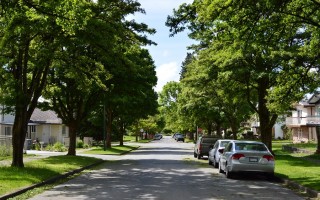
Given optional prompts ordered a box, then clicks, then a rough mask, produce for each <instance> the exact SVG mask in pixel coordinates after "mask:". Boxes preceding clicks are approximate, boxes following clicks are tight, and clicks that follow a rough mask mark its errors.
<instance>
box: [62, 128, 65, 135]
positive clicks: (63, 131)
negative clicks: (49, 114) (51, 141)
mask: <svg viewBox="0 0 320 200" xmlns="http://www.w3.org/2000/svg"><path fill="white" fill-rule="evenodd" d="M62 135H66V126H62Z"/></svg>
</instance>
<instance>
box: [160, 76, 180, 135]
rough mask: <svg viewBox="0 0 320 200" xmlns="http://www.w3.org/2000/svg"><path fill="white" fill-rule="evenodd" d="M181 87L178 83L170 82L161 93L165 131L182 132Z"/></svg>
mask: <svg viewBox="0 0 320 200" xmlns="http://www.w3.org/2000/svg"><path fill="white" fill-rule="evenodd" d="M180 92H181V86H180V84H179V83H178V82H175V81H170V82H168V83H167V84H165V85H164V86H163V88H162V91H161V92H160V93H159V106H160V108H159V111H160V113H161V115H162V116H164V120H165V129H168V130H172V131H176V132H177V131H181V130H182V126H181V125H182V124H181V121H180V119H181V118H180V116H179V113H178V104H177V103H178V102H177V100H178V97H179V94H180Z"/></svg>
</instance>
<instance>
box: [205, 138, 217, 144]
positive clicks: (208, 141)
mask: <svg viewBox="0 0 320 200" xmlns="http://www.w3.org/2000/svg"><path fill="white" fill-rule="evenodd" d="M216 141H217V139H215V138H203V139H202V143H206V144H214V143H215V142H216Z"/></svg>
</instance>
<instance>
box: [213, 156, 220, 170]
mask: <svg viewBox="0 0 320 200" xmlns="http://www.w3.org/2000/svg"><path fill="white" fill-rule="evenodd" d="M218 165H219V163H218V162H216V159H215V158H213V167H214V168H218Z"/></svg>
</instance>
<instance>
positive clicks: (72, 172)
mask: <svg viewBox="0 0 320 200" xmlns="http://www.w3.org/2000/svg"><path fill="white" fill-rule="evenodd" d="M104 162H105V160H101V161H98V162H96V163H93V164H91V165H88V166H84V167H82V168H79V169H75V170H73V171H70V172H66V173H64V174H61V175H59V176H55V177H53V178H50V179H48V180H45V181H42V182H40V183H36V184H33V185H31V186H28V187H25V188H22V189H19V190H17V191H15V192H12V193H10V194H6V195H3V196H0V200H5V199H9V198H13V197H15V196H18V195H20V194H23V193H25V192H27V191H28V190H32V189H34V188H37V187H41V186H44V185H47V184H52V183H55V182H57V181H58V180H61V179H63V178H67V177H69V176H72V175H74V174H77V173H79V172H82V171H83V170H86V169H89V168H92V167H95V166H97V165H100V164H102V163H104Z"/></svg>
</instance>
